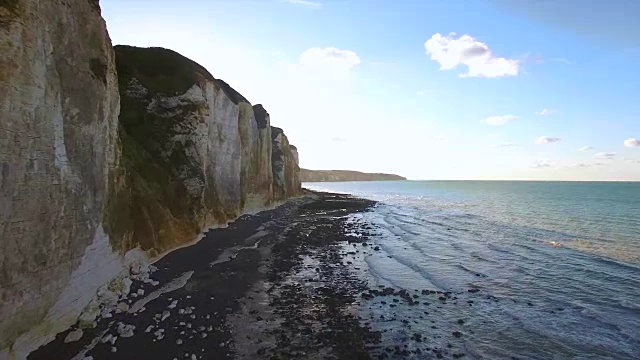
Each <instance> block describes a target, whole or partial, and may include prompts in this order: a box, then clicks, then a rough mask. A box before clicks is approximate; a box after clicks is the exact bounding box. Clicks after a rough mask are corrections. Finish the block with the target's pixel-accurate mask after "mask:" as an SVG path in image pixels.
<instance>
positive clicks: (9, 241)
mask: <svg viewBox="0 0 640 360" xmlns="http://www.w3.org/2000/svg"><path fill="white" fill-rule="evenodd" d="M116 53H117V56H115V55H114V51H113V48H112V47H111V42H110V40H109V37H108V34H107V31H106V28H105V24H104V21H103V20H102V18H101V17H100V8H99V5H98V1H97V0H48V1H38V0H4V1H1V0H0V119H1V121H0V359H5V358H24V357H26V355H27V354H28V352H29V351H31V350H33V349H35V348H37V347H38V346H40V345H41V344H43V343H45V342H47V341H48V340H49V339H51V338H52V336H53V335H55V334H56V333H58V332H60V331H62V330H64V329H66V328H67V327H68V326H69V325H71V324H72V323H75V322H76V320H77V319H78V318H79V317H80V320H81V321H80V322H79V325H80V326H81V327H91V326H92V324H93V322H94V319H95V318H96V317H97V316H98V315H99V313H100V312H101V311H105V307H108V306H111V307H115V306H116V303H117V301H118V299H119V298H121V297H123V296H126V295H127V293H128V289H129V285H130V280H128V278H127V277H128V276H130V271H131V272H132V273H134V274H136V275H135V276H142V277H144V276H143V275H144V270H141V267H140V264H141V263H144V262H147V261H149V260H150V259H153V258H155V257H157V256H159V255H160V254H162V253H163V252H166V251H169V250H171V249H173V248H176V247H178V246H181V245H184V244H187V243H189V242H190V241H192V240H194V239H195V238H196V237H197V236H198V234H199V233H200V232H201V231H202V230H203V229H205V228H207V227H211V226H216V225H224V224H226V223H227V222H228V221H231V220H233V219H235V218H236V217H237V216H239V215H241V214H244V213H248V212H254V211H258V210H261V209H264V208H267V207H271V206H274V205H276V204H278V203H279V202H281V201H284V200H285V199H287V198H289V197H291V196H295V195H298V194H300V184H299V176H298V162H297V153H296V151H295V148H293V147H291V146H290V145H289V143H288V140H287V138H286V136H285V135H284V134H283V133H282V132H281V131H279V132H278V133H277V134H275V136H274V134H273V132H272V128H271V126H270V119H269V116H268V114H267V112H266V111H265V110H264V109H263V108H262V107H261V106H259V105H256V106H254V107H252V106H251V104H250V103H249V102H248V101H247V100H246V99H245V98H244V97H242V95H240V94H239V93H237V92H236V91H235V90H233V89H232V88H231V87H230V86H229V85H228V84H226V83H224V82H223V81H221V80H217V79H215V78H213V76H211V74H210V73H209V72H208V71H207V70H205V69H204V68H203V67H201V66H200V65H198V64H196V63H195V62H193V61H191V60H189V59H186V58H184V57H183V56H181V55H179V54H177V53H175V52H172V51H170V50H166V49H159V48H152V49H139V48H131V47H117V48H116ZM116 68H117V72H118V73H117V74H116ZM119 98H120V99H121V102H120V101H119ZM120 108H121V110H122V111H120ZM274 169H275V170H277V172H274ZM83 310H84V311H83ZM74 334H76V335H78V336H81V334H82V332H81V331H78V332H76V333H74Z"/></svg>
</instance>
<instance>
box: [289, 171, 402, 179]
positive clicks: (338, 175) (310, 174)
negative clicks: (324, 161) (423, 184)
mask: <svg viewBox="0 0 640 360" xmlns="http://www.w3.org/2000/svg"><path fill="white" fill-rule="evenodd" d="M300 178H301V179H302V182H334V181H390V180H407V178H405V177H402V176H400V175H395V174H382V173H363V172H359V171H351V170H308V169H300Z"/></svg>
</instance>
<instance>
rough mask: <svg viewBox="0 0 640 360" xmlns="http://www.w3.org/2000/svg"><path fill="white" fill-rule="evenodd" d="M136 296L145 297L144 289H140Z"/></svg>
mask: <svg viewBox="0 0 640 360" xmlns="http://www.w3.org/2000/svg"><path fill="white" fill-rule="evenodd" d="M136 294H138V296H142V295H144V289H138V291H136Z"/></svg>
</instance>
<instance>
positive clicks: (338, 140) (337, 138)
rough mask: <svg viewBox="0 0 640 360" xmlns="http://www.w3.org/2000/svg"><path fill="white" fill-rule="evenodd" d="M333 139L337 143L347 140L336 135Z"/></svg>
mask: <svg viewBox="0 0 640 360" xmlns="http://www.w3.org/2000/svg"><path fill="white" fill-rule="evenodd" d="M331 141H333V142H335V143H341V142H345V141H346V140H345V139H343V138H341V137H334V138H332V139H331Z"/></svg>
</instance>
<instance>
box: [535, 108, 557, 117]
mask: <svg viewBox="0 0 640 360" xmlns="http://www.w3.org/2000/svg"><path fill="white" fill-rule="evenodd" d="M555 112H556V111H555V110H552V109H542V110H540V111H538V112H536V115H540V116H548V115H551V114H553V113H555Z"/></svg>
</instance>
